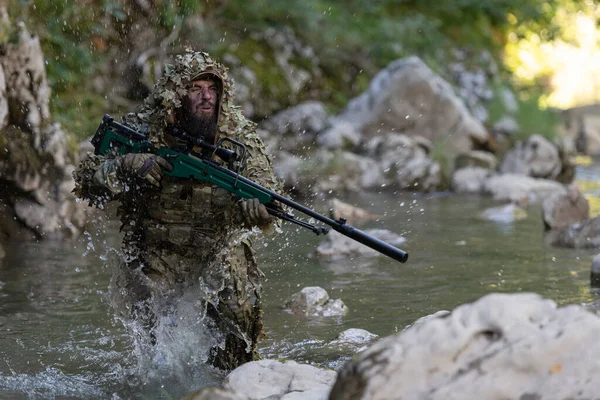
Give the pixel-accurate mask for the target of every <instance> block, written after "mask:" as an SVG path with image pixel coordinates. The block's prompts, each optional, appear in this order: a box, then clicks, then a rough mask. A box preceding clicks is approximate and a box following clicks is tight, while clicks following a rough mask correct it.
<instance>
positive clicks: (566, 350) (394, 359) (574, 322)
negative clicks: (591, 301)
mask: <svg viewBox="0 0 600 400" xmlns="http://www.w3.org/2000/svg"><path fill="white" fill-rule="evenodd" d="M598 331H600V318H599V317H598V316H596V315H594V314H592V313H590V312H587V311H585V310H584V309H583V308H582V307H581V306H567V307H562V308H557V306H556V304H555V303H554V302H553V301H551V300H547V299H543V298H542V297H541V296H539V295H536V294H523V293H519V294H491V295H487V296H485V297H483V298H481V299H479V300H477V301H476V302H474V303H471V304H465V305H462V306H460V307H457V308H456V309H454V310H453V311H452V313H451V314H449V315H447V316H445V317H442V318H432V319H430V320H427V321H424V322H423V323H421V324H416V325H415V326H413V327H411V328H409V329H407V330H405V331H404V332H401V333H399V334H396V335H393V336H389V337H386V338H383V339H380V340H378V341H377V342H376V343H375V344H374V345H373V346H371V347H369V348H368V349H367V350H366V351H364V352H362V353H360V354H358V355H357V356H355V357H354V359H353V360H352V361H351V362H349V363H348V364H346V365H345V366H344V368H343V369H342V370H341V371H340V374H339V376H338V379H337V381H336V383H335V385H334V387H333V388H332V391H331V395H330V400H338V399H344V400H347V399H369V400H379V399H392V398H394V399H399V398H403V399H404V398H406V399H419V398H423V399H424V398H427V399H431V400H436V399H449V398H453V399H460V398H464V399H490V400H500V399H524V398H540V399H541V398H544V399H545V398H548V399H550V398H551V399H568V398H594V397H595V396H596V395H597V379H596V377H597V376H598V374H599V373H600V364H598V362H597V360H598V358H599V357H600V342H598V340H597V335H598Z"/></svg>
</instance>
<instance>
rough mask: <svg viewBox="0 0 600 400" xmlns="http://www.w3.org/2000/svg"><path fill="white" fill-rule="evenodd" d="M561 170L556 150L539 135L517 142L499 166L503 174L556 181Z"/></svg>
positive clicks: (554, 146)
mask: <svg viewBox="0 0 600 400" xmlns="http://www.w3.org/2000/svg"><path fill="white" fill-rule="evenodd" d="M561 170H562V163H561V158H560V154H559V151H558V148H557V147H556V145H554V144H553V143H552V142H550V141H549V140H548V139H546V138H545V137H543V136H541V135H532V136H530V137H529V138H527V140H526V141H524V142H518V143H517V145H516V146H515V147H514V148H513V149H511V150H510V151H509V152H508V153H507V154H506V155H505V156H504V160H503V161H502V164H501V165H500V172H501V173H503V174H519V175H526V176H531V177H532V178H542V179H556V178H557V177H558V176H559V174H560V172H561Z"/></svg>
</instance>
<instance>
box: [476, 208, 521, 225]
mask: <svg viewBox="0 0 600 400" xmlns="http://www.w3.org/2000/svg"><path fill="white" fill-rule="evenodd" d="M478 218H479V219H482V220H484V221H494V222H504V223H510V222H514V221H518V220H521V219H525V218H527V211H525V210H524V209H523V208H521V207H520V206H519V205H518V204H514V203H510V204H506V205H503V206H498V207H491V208H488V209H485V210H484V211H482V212H481V213H480V214H479V215H478Z"/></svg>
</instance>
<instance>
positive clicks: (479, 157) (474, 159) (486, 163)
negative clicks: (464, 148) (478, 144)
mask: <svg viewBox="0 0 600 400" xmlns="http://www.w3.org/2000/svg"><path fill="white" fill-rule="evenodd" d="M497 166H498V160H497V159H496V156H495V155H493V154H492V153H490V152H488V151H481V150H473V151H470V152H468V153H466V154H460V155H459V156H457V157H456V159H455V160H454V170H459V169H461V168H466V167H472V168H484V169H490V170H495V169H496V167H497Z"/></svg>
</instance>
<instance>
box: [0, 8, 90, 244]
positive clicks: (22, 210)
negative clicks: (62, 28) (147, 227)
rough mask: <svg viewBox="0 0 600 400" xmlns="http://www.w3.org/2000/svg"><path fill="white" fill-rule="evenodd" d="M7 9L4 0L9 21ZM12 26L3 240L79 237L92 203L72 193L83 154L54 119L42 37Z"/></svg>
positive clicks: (1, 147) (6, 68) (5, 89)
mask: <svg viewBox="0 0 600 400" xmlns="http://www.w3.org/2000/svg"><path fill="white" fill-rule="evenodd" d="M5 11H6V10H5V9H4V8H3V7H2V6H1V5H0V12H1V13H2V14H3V17H2V18H3V23H4V22H6V21H4V13H5ZM5 28H6V26H5ZM7 29H9V30H10V29H14V32H13V33H14V35H11V36H14V37H13V39H15V40H11V41H10V42H5V43H2V48H3V51H2V52H1V54H0V65H1V66H2V68H1V69H2V71H3V77H4V78H5V79H4V81H3V82H2V79H0V125H2V124H4V123H5V122H6V121H4V120H3V118H5V117H4V116H3V115H4V114H3V113H4V111H3V107H4V105H5V103H6V104H7V106H8V125H7V126H5V127H4V128H3V129H2V139H3V140H0V175H1V176H2V179H3V190H2V191H0V204H1V207H0V208H1V209H2V211H3V213H4V214H5V217H4V218H0V241H5V240H6V241H9V240H31V238H37V239H40V238H49V237H52V238H68V237H75V236H78V235H79V233H80V232H81V231H82V228H83V227H84V224H85V222H86V218H85V214H86V210H87V209H88V207H86V206H85V205H84V204H81V203H78V202H77V201H76V198H75V196H74V195H73V194H72V193H71V190H72V189H73V188H74V186H75V185H74V181H73V177H72V176H71V172H72V171H73V168H74V165H75V164H76V163H77V162H78V158H77V154H76V152H75V151H74V150H73V149H72V148H70V146H69V143H68V142H69V141H68V135H67V133H66V132H64V131H63V130H62V128H61V127H60V125H59V124H57V123H53V122H52V121H51V118H50V112H49V96H50V88H49V87H48V82H47V79H46V71H45V62H44V55H43V53H42V50H41V46H40V41H39V38H37V37H35V36H32V35H30V34H29V33H28V32H27V29H26V28H25V25H24V24H23V23H19V24H18V25H17V26H14V27H12V28H7ZM3 85H4V86H3ZM4 99H5V100H6V101H4Z"/></svg>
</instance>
